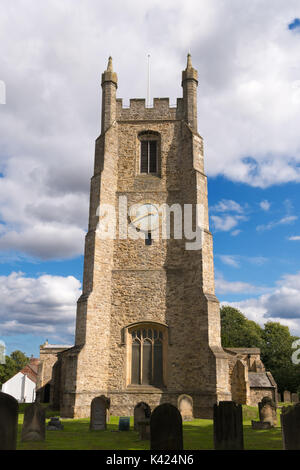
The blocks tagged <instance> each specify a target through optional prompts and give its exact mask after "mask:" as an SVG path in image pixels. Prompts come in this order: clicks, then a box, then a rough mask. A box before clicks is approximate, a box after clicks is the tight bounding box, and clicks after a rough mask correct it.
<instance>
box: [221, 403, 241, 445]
mask: <svg viewBox="0 0 300 470" xmlns="http://www.w3.org/2000/svg"><path fill="white" fill-rule="evenodd" d="M214 446H215V449H216V450H243V449H244V436H243V413H242V405H238V404H237V403H235V402H233V401H220V402H219V404H218V405H217V404H215V405H214Z"/></svg>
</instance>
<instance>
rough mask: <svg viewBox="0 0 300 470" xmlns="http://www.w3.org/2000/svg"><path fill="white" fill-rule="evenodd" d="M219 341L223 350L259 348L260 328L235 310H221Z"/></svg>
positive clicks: (261, 339) (260, 342)
mask: <svg viewBox="0 0 300 470" xmlns="http://www.w3.org/2000/svg"><path fill="white" fill-rule="evenodd" d="M220 313H221V341H222V346H223V347H224V348H261V347H262V346H263V338H262V333H263V330H262V328H261V327H260V326H259V325H258V324H257V323H255V322H254V321H252V320H248V319H247V318H246V317H245V315H243V313H242V312H241V311H240V310H238V309H237V308H233V307H230V306H229V305H225V306H223V307H222V308H221V311H220Z"/></svg>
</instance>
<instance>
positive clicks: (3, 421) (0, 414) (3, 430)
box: [0, 392, 19, 450]
mask: <svg viewBox="0 0 300 470" xmlns="http://www.w3.org/2000/svg"><path fill="white" fill-rule="evenodd" d="M18 411H19V405H18V402H17V400H16V399H15V398H14V397H12V396H11V395H8V394H7V393H3V392H0V450H15V449H16V446H17V432H18Z"/></svg>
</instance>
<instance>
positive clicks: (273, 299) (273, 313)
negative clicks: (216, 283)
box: [224, 272, 300, 335]
mask: <svg viewBox="0 0 300 470" xmlns="http://www.w3.org/2000/svg"><path fill="white" fill-rule="evenodd" d="M276 284H277V285H276V286H275V287H274V288H273V289H272V290H271V291H270V292H269V293H266V294H263V295H261V296H260V297H258V298H249V299H246V300H242V301H240V302H227V303H226V304H230V305H232V306H233V307H236V308H239V309H240V310H241V311H242V312H243V313H244V314H245V315H246V316H247V317H248V318H249V319H250V320H254V321H256V322H258V323H259V324H261V325H263V324H264V323H266V322H267V321H278V322H280V323H282V324H284V325H287V326H289V327H290V329H291V331H292V332H293V333H294V334H296V335H300V324H299V319H300V272H298V273H296V274H286V275H284V276H282V278H281V279H280V280H279V281H278V282H277V283H276ZM228 292H229V291H228ZM224 304H225V302H224Z"/></svg>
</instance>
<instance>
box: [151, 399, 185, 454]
mask: <svg viewBox="0 0 300 470" xmlns="http://www.w3.org/2000/svg"><path fill="white" fill-rule="evenodd" d="M150 449H151V450H183V435H182V418H181V414H180V412H179V410H178V408H176V406H173V405H171V404H170V403H164V404H163V405H159V406H158V407H157V408H155V410H154V411H153V412H152V414H151V418H150Z"/></svg>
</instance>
